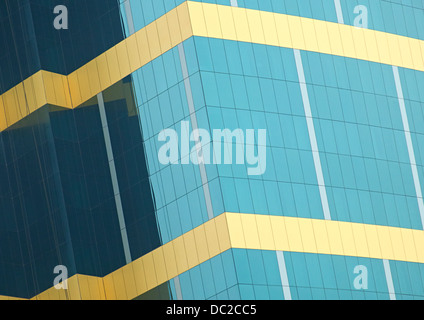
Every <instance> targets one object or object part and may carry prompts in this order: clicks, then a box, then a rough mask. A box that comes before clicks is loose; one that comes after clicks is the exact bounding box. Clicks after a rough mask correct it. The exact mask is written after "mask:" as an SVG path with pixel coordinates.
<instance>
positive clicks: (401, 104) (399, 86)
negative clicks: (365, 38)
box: [392, 66, 424, 229]
mask: <svg viewBox="0 0 424 320" xmlns="http://www.w3.org/2000/svg"><path fill="white" fill-rule="evenodd" d="M392 69H393V75H394V78H395V84H396V91H397V96H398V101H399V107H400V113H401V116H402V123H403V130H404V132H405V139H406V146H407V148H408V154H409V162H410V163H411V170H412V177H413V179H414V185H415V193H416V195H417V201H418V209H419V211H420V216H421V224H422V226H423V229H424V202H423V194H422V190H421V184H420V178H419V175H418V170H417V164H416V161H415V153H414V146H413V144H412V138H411V131H410V129H409V122H408V115H407V113H406V107H405V100H404V98H403V90H402V84H401V82H400V76H399V69H398V67H396V66H392Z"/></svg>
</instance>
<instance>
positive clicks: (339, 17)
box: [334, 0, 344, 24]
mask: <svg viewBox="0 0 424 320" xmlns="http://www.w3.org/2000/svg"><path fill="white" fill-rule="evenodd" d="M334 6H335V7H336V14H337V22H338V23H341V24H344V19H343V11H342V6H341V4H340V0H334Z"/></svg>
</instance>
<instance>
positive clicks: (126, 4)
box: [124, 0, 135, 35]
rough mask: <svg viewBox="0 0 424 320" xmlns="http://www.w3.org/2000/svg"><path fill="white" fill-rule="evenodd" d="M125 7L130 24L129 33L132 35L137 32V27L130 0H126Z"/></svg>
mask: <svg viewBox="0 0 424 320" xmlns="http://www.w3.org/2000/svg"><path fill="white" fill-rule="evenodd" d="M124 7H125V16H126V19H127V24H128V31H129V33H130V34H129V35H132V34H134V32H135V28H134V20H133V16H132V10H131V4H130V0H125V2H124Z"/></svg>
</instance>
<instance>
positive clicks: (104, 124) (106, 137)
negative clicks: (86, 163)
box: [97, 92, 132, 264]
mask: <svg viewBox="0 0 424 320" xmlns="http://www.w3.org/2000/svg"><path fill="white" fill-rule="evenodd" d="M97 101H98V105H99V112H100V120H101V123H102V128H103V137H104V140H105V145H106V154H107V158H108V162H109V171H110V177H111V180H112V188H113V193H114V195H115V206H116V212H117V214H118V222H119V229H120V230H121V238H122V245H123V247H124V254H125V261H126V263H127V264H128V263H130V262H131V261H132V259H131V252H130V246H129V242H128V235H127V228H126V226H125V218H124V211H123V209H122V202H121V195H120V192H119V184H118V178H117V175H116V168H115V160H114V158H113V151H112V144H111V142H110V133H109V127H108V124H107V117H106V111H105V104H104V100H103V93H101V92H100V93H99V94H98V95H97Z"/></svg>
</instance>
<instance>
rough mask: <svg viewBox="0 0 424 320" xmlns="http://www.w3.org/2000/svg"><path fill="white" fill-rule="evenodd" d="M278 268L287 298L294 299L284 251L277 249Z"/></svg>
mask: <svg viewBox="0 0 424 320" xmlns="http://www.w3.org/2000/svg"><path fill="white" fill-rule="evenodd" d="M276 253H277V261H278V269H279V270H280V278H281V285H282V286H283V294H284V299H285V300H292V296H291V292H290V284H289V277H288V275H287V268H286V261H285V260H284V252H283V251H276Z"/></svg>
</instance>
